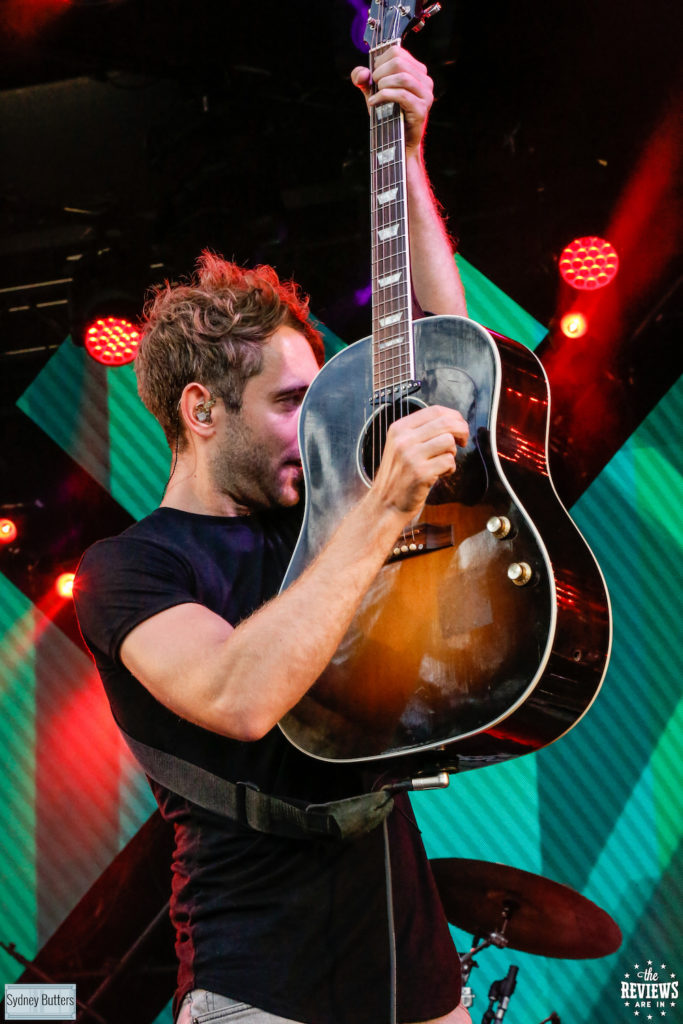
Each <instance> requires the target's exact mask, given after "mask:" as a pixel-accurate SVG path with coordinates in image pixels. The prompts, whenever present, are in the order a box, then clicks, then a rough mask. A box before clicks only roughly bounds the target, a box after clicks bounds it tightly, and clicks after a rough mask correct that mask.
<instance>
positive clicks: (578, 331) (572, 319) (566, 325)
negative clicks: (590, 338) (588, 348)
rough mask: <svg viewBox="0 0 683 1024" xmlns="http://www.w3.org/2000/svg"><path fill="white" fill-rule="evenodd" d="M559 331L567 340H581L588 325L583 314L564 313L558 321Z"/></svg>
mask: <svg viewBox="0 0 683 1024" xmlns="http://www.w3.org/2000/svg"><path fill="white" fill-rule="evenodd" d="M560 330H561V331H562V333H563V334H564V335H565V337H567V338H582V337H583V336H584V334H585V333H586V331H587V330H588V323H587V321H586V318H585V316H584V315H583V313H565V314H564V316H563V317H562V319H561V320H560Z"/></svg>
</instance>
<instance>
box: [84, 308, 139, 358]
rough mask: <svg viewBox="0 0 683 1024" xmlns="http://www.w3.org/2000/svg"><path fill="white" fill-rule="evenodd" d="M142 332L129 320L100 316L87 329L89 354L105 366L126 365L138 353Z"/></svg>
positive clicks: (86, 337) (86, 343)
mask: <svg viewBox="0 0 683 1024" xmlns="http://www.w3.org/2000/svg"><path fill="white" fill-rule="evenodd" d="M139 341H140V333H139V331H138V330H137V329H136V327H135V326H134V325H133V324H132V323H130V321H129V320H123V319H122V318H121V317H118V316H108V317H100V318H99V319H97V320H94V321H93V322H92V323H91V324H89V325H88V327H86V329H85V347H86V350H87V352H88V355H90V356H92V358H93V359H94V360H95V361H96V362H98V363H103V364H104V366H124V365H125V364H126V363H132V362H133V360H134V359H135V356H136V355H137V351H138V344H139Z"/></svg>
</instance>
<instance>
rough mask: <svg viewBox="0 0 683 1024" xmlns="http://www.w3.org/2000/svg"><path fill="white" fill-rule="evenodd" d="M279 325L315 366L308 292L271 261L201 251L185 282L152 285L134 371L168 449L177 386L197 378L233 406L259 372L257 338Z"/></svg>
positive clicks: (176, 440) (316, 339) (319, 356)
mask: <svg viewBox="0 0 683 1024" xmlns="http://www.w3.org/2000/svg"><path fill="white" fill-rule="evenodd" d="M283 325H284V326H287V327H293V328H294V329H295V330H297V331H301V333H302V334H303V335H304V336H305V337H306V338H307V340H308V342H309V344H310V346H311V349H312V350H313V354H314V355H315V358H316V360H317V362H318V365H319V366H322V364H323V361H324V348H323V341H322V336H321V334H320V332H319V331H317V330H316V329H315V328H314V327H313V326H312V324H311V323H310V321H309V320H308V297H307V296H304V295H303V294H302V292H301V291H300V289H299V288H298V286H297V285H296V284H295V283H294V282H293V281H281V280H280V278H279V277H278V275H277V273H276V272H275V270H274V269H273V268H272V267H269V266H258V267H255V268H254V269H253V270H246V269H244V268H243V267H239V266H237V264H235V263H230V262H228V261H227V260H224V259H223V258H222V257H221V256H217V255H216V254H215V253H212V252H209V251H208V250H205V251H204V252H203V253H202V254H201V256H200V257H199V259H198V260H197V268H196V271H195V273H194V274H193V275H192V277H191V278H190V280H189V281H188V282H187V283H175V282H172V283H169V282H168V281H166V282H165V283H164V284H163V285H159V286H158V287H157V288H155V289H153V291H152V293H151V295H150V297H149V299H148V301H147V302H146V304H145V309H144V314H143V321H142V327H141V333H142V337H141V340H140V346H139V350H138V354H137V358H136V360H135V372H136V374H137V380H138V393H139V395H140V398H141V399H142V401H143V402H144V404H145V406H146V407H147V408H148V409H149V411H150V412H151V413H152V415H153V416H155V417H156V418H157V420H158V421H159V423H160V424H161V426H162V428H163V431H164V433H165V435H166V440H167V441H168V444H169V447H170V448H171V449H173V447H174V446H175V445H176V444H177V445H178V447H179V449H180V450H182V448H183V447H184V445H185V443H186V439H185V437H184V435H183V433H182V431H181V429H180V427H181V425H180V420H179V413H178V404H179V402H180V398H181V395H182V393H183V388H184V387H185V386H186V385H187V384H190V383H192V382H193V381H196V382H197V383H198V384H204V385H205V386H206V387H207V388H208V389H209V391H210V392H211V394H212V395H214V396H215V397H217V398H221V399H222V400H223V402H224V403H225V406H226V408H228V409H231V410H233V411H235V412H237V411H239V409H240V408H241V405H242V395H243V392H244V386H245V384H246V382H247V380H248V379H249V378H250V377H253V376H255V375H256V374H258V373H260V371H261V367H262V365H263V345H264V343H265V342H266V341H267V340H268V338H270V336H271V335H272V334H273V333H274V331H276V330H277V329H278V328H279V327H282V326H283Z"/></svg>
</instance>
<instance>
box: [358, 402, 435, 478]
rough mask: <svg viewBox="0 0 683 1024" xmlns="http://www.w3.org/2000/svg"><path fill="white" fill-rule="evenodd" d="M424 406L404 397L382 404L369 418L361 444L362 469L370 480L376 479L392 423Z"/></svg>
mask: <svg viewBox="0 0 683 1024" xmlns="http://www.w3.org/2000/svg"><path fill="white" fill-rule="evenodd" d="M424 407H425V406H424V403H423V402H419V401H418V400H417V399H415V398H402V399H400V400H399V401H397V402H386V403H384V404H383V405H380V406H379V408H378V409H377V410H376V411H375V413H374V415H373V416H372V418H371V419H370V420H368V423H367V424H366V427H365V430H364V432H363V434H362V436H361V439H360V445H359V458H360V464H361V469H362V470H363V473H364V474H365V477H366V479H367V480H368V481H370V482H371V481H373V480H374V479H375V476H376V474H377V470H378V468H379V464H380V462H381V460H382V452H383V451H384V445H385V444H386V440H387V431H388V430H389V427H390V426H391V424H392V423H394V422H395V421H396V420H399V419H401V418H402V417H403V416H408V415H409V414H410V413H411V412H416V411H417V410H418V409H424Z"/></svg>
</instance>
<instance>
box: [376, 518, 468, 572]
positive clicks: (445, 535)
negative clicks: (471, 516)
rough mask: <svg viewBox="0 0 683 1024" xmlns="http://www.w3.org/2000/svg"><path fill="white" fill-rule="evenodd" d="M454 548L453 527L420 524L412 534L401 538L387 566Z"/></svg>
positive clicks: (411, 531)
mask: <svg viewBox="0 0 683 1024" xmlns="http://www.w3.org/2000/svg"><path fill="white" fill-rule="evenodd" d="M452 546H453V527H452V526H433V525H432V524H431V523H420V524H419V526H415V527H414V528H413V529H412V530H410V532H408V531H406V533H405V534H404V535H403V536H402V537H400V538H399V539H398V540H397V541H396V544H395V545H394V548H393V550H392V552H391V554H390V555H389V557H388V558H387V561H386V564H387V565H388V564H389V563H390V562H398V561H399V560H400V559H402V558H414V556H415V555H424V554H427V552H428V551H439V550H440V549H441V548H449V547H452Z"/></svg>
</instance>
